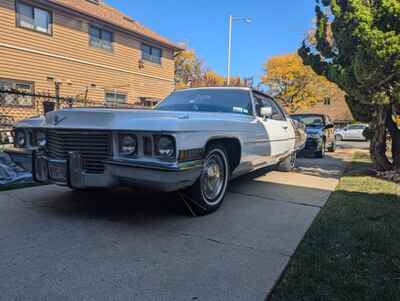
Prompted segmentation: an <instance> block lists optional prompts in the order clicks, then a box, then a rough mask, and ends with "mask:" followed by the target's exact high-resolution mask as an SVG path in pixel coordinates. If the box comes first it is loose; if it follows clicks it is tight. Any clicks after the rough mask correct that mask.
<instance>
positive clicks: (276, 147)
mask: <svg viewBox="0 0 400 301" xmlns="http://www.w3.org/2000/svg"><path fill="white" fill-rule="evenodd" d="M254 98H255V99H254V101H255V109H256V114H257V119H258V122H260V123H262V124H263V126H264V128H265V131H266V134H267V137H266V139H267V145H268V147H267V153H266V158H267V161H269V162H271V161H274V160H276V159H279V158H281V157H283V156H284V155H286V154H287V153H288V152H289V151H290V150H291V146H290V142H294V140H293V141H290V140H289V138H290V136H291V134H293V135H294V133H291V131H293V128H292V127H291V125H290V124H289V121H288V120H287V119H286V116H285V114H284V113H283V111H282V110H281V109H280V107H279V106H278V105H277V104H276V103H275V101H274V100H273V99H271V98H269V97H267V96H265V95H262V94H258V93H254ZM262 107H271V108H272V116H271V117H270V118H263V117H261V108H262Z"/></svg>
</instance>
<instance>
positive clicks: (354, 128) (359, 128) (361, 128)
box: [347, 125, 365, 130]
mask: <svg viewBox="0 0 400 301" xmlns="http://www.w3.org/2000/svg"><path fill="white" fill-rule="evenodd" d="M347 129H349V130H363V129H365V126H363V125H350V126H349V127H348V128H347Z"/></svg>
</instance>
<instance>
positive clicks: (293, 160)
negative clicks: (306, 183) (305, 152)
mask: <svg viewBox="0 0 400 301" xmlns="http://www.w3.org/2000/svg"><path fill="white" fill-rule="evenodd" d="M296 159H297V154H296V153H295V152H293V153H292V154H291V155H290V167H291V168H292V169H293V168H294V167H295V165H296Z"/></svg>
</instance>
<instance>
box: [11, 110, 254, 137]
mask: <svg viewBox="0 0 400 301" xmlns="http://www.w3.org/2000/svg"><path fill="white" fill-rule="evenodd" d="M249 118H252V116H249V115H240V114H231V113H203V112H176V111H158V110H133V109H104V108H96V109H94V108H90V109H66V110H61V111H56V112H50V113H48V114H47V115H46V118H42V119H41V121H40V122H38V121H37V120H35V122H33V123H32V126H31V127H43V128H58V129H63V128H64V129H95V130H105V129H108V130H135V131H163V132H175V131H200V130H213V131H218V130H219V129H226V128H227V127H231V128H232V127H234V126H235V124H237V123H240V122H245V121H247V122H248V121H249ZM205 121H206V122H205ZM33 124H34V125H33ZM29 125H30V120H25V121H24V122H21V123H19V124H17V126H29Z"/></svg>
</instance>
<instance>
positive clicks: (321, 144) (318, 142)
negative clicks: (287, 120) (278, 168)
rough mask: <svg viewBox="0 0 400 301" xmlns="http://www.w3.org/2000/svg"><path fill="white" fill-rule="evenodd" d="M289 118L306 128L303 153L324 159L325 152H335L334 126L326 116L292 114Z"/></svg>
mask: <svg viewBox="0 0 400 301" xmlns="http://www.w3.org/2000/svg"><path fill="white" fill-rule="evenodd" d="M291 117H292V118H293V119H295V120H297V121H300V122H302V123H304V125H305V126H306V133H307V143H306V146H305V148H304V150H303V153H307V154H311V155H314V156H315V157H317V158H324V157H325V153H326V151H329V152H335V150H336V139H335V125H334V124H333V122H332V121H331V119H330V118H329V116H328V115H320V114H293V115H292V116H291Z"/></svg>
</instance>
